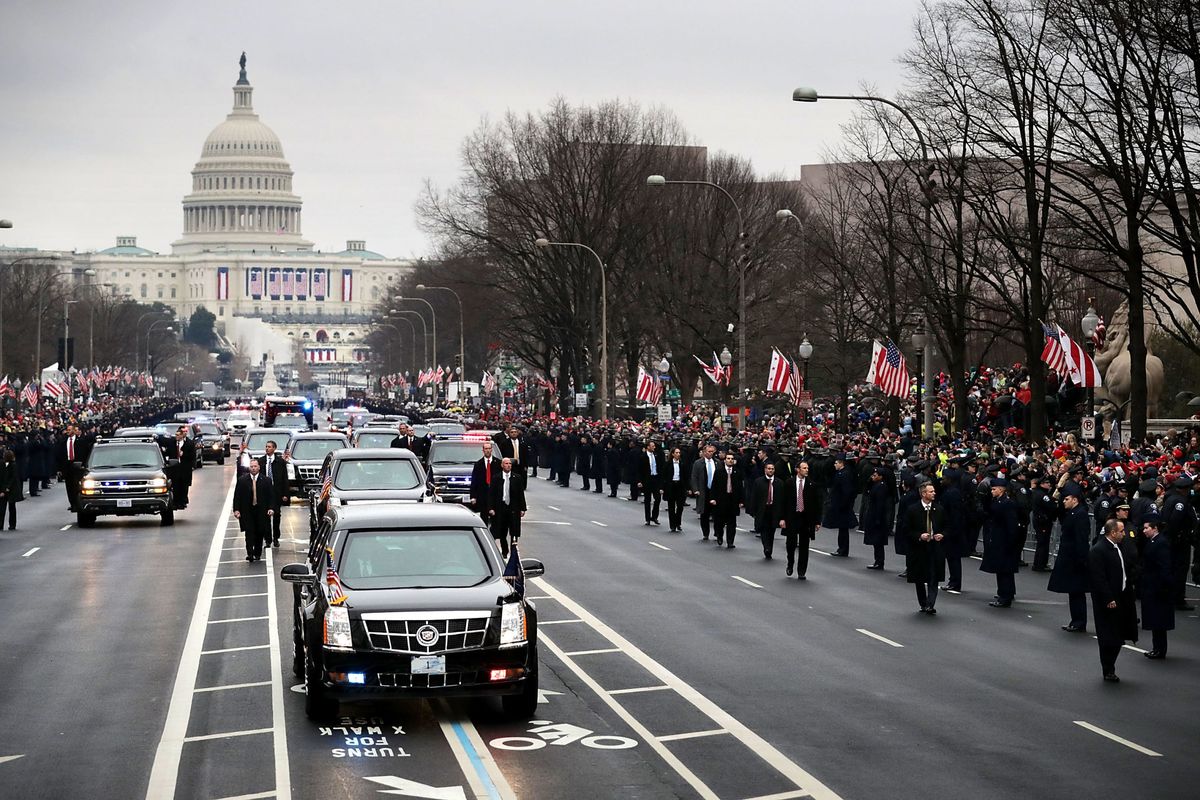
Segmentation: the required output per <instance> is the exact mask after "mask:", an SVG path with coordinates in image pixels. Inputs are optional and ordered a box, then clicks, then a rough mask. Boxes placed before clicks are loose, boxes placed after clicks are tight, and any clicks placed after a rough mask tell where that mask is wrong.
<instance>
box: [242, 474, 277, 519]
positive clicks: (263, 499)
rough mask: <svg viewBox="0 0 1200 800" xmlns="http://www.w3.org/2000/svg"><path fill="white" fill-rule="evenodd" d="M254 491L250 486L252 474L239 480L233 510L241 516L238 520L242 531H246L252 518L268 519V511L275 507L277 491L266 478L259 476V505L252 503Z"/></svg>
mask: <svg viewBox="0 0 1200 800" xmlns="http://www.w3.org/2000/svg"><path fill="white" fill-rule="evenodd" d="M253 496H254V491H253V489H252V488H251V486H250V473H249V472H247V473H246V474H245V475H243V476H242V477H240V478H238V482H237V487H235V488H234V490H233V510H234V511H237V512H239V513H240V514H241V517H239V518H238V522H239V524H240V525H241V526H242V530H245V529H246V525H247V524H248V522H247V520H248V519H250V518H254V519H258V520H260V521H261V520H263V519H266V516H267V511H268V510H270V509H272V508H274V507H275V490H274V487H273V486H271V482H270V481H268V480H267V478H266V476H265V475H263V474H261V473H260V474H259V476H258V505H257V506H255V505H253V504H252V503H251V501H252V500H253Z"/></svg>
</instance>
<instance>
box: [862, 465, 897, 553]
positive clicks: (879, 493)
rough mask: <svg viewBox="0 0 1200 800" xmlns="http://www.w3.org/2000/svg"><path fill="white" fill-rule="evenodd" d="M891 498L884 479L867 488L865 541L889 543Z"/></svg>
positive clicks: (864, 522)
mask: <svg viewBox="0 0 1200 800" xmlns="http://www.w3.org/2000/svg"><path fill="white" fill-rule="evenodd" d="M890 504H891V498H890V497H888V487H887V485H886V484H885V483H884V481H883V480H879V481H875V482H873V483H872V484H871V487H870V488H869V489H867V505H866V508H865V509H864V510H863V543H864V544H866V545H868V546H871V545H877V544H879V545H884V546H887V543H888V534H889V532H890V531H889V530H888V514H889V512H890V508H889V506H890Z"/></svg>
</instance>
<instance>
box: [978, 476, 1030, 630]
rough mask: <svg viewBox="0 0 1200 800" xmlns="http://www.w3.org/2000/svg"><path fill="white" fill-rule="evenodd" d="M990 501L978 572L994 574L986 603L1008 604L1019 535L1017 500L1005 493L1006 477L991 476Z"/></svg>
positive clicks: (1014, 585)
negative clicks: (992, 589)
mask: <svg viewBox="0 0 1200 800" xmlns="http://www.w3.org/2000/svg"><path fill="white" fill-rule="evenodd" d="M989 483H990V486H991V502H990V503H989V504H988V514H987V517H986V519H985V520H984V523H983V531H982V533H983V561H982V562H981V563H980V564H979V569H980V571H981V572H990V573H992V574H994V575H995V576H996V596H995V597H994V598H993V599H992V602H990V603H988V605H990V606H992V607H993V608H1010V607H1011V606H1012V603H1013V598H1014V597H1016V595H1017V579H1016V575H1017V571H1018V570H1020V568H1021V543H1022V542H1023V541H1024V538H1023V537H1022V536H1021V532H1020V529H1019V525H1018V522H1017V504H1016V503H1014V502H1013V500H1012V498H1010V497H1009V496H1008V481H1007V480H1006V479H1004V478H999V477H997V478H991V479H990V481H989Z"/></svg>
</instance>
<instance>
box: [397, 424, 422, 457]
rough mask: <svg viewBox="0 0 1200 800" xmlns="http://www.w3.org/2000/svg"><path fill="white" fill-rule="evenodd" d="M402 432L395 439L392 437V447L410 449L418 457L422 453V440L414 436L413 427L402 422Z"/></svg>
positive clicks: (400, 429)
mask: <svg viewBox="0 0 1200 800" xmlns="http://www.w3.org/2000/svg"><path fill="white" fill-rule="evenodd" d="M399 431H400V433H399V434H398V435H397V436H396V438H395V439H392V444H391V446H392V447H399V448H402V449H404V450H409V451H411V452H412V453H414V454H416V455H417V456H418V457H419V456H420V455H421V440H420V439H418V438H417V437H416V436H413V432H412V428H410V427H408V426H407V425H405V424H404V423H403V422H402V423H400V428H399Z"/></svg>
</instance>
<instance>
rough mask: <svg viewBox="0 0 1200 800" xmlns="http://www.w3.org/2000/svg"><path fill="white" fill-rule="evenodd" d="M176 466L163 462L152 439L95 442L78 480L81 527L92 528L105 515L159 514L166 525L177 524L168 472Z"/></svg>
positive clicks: (171, 461)
mask: <svg viewBox="0 0 1200 800" xmlns="http://www.w3.org/2000/svg"><path fill="white" fill-rule="evenodd" d="M176 465H177V462H176V461H175V459H173V458H172V459H168V460H167V461H163V454H162V449H161V448H160V447H159V445H158V442H156V441H155V440H154V439H153V438H150V437H147V438H144V439H112V440H103V439H102V440H100V441H98V442H96V444H95V446H94V447H93V448H92V453H91V455H90V456H89V457H88V462H87V466H86V468H85V470H84V473H83V476H82V477H81V478H80V480H79V511H78V514H77V521H78V523H79V527H81V528H91V527H93V526H94V525H95V524H96V517H98V516H100V515H102V514H109V515H116V516H122V517H123V516H131V515H134V514H158V515H160V516H161V517H162V524H163V525H174V524H175V512H174V510H173V507H172V505H171V480H170V478H168V477H167V474H166V470H167V469H169V468H171V467H173V466H176Z"/></svg>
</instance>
